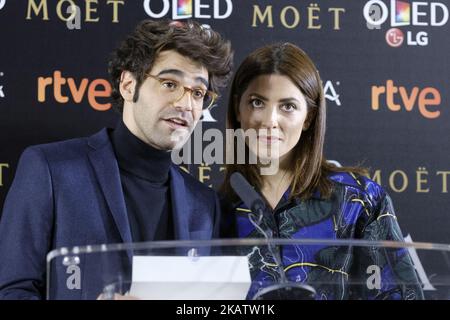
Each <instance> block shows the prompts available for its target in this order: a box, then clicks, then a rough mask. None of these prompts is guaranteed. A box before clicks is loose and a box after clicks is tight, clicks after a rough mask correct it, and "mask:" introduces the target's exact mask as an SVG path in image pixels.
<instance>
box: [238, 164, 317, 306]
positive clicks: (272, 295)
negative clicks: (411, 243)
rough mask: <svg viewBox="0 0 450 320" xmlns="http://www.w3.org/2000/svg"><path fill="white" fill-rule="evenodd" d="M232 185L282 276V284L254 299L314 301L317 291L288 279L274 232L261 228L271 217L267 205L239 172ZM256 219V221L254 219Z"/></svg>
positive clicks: (270, 288) (267, 289) (275, 285)
mask: <svg viewBox="0 0 450 320" xmlns="http://www.w3.org/2000/svg"><path fill="white" fill-rule="evenodd" d="M230 185H231V188H232V189H233V190H234V192H235V193H236V194H237V195H238V196H239V197H240V198H241V200H242V201H243V202H244V204H245V205H246V206H247V207H248V208H250V210H251V211H252V212H251V213H250V214H249V220H250V222H251V223H252V224H253V226H254V227H255V228H256V229H257V230H259V231H260V232H261V233H262V234H263V236H264V238H266V240H267V242H268V245H267V247H268V250H269V252H270V254H271V255H272V257H273V258H274V260H275V264H276V267H277V270H278V274H279V276H280V283H278V284H274V285H271V286H269V287H266V288H264V289H262V290H260V291H258V293H257V294H256V295H255V296H254V297H253V299H255V300H286V299H298V300H312V299H314V296H315V295H316V290H314V288H313V287H311V286H309V285H306V284H301V283H296V282H290V281H288V279H287V278H286V274H285V272H284V269H283V265H282V261H281V256H280V253H279V251H278V250H277V249H276V248H275V246H274V245H273V243H272V241H271V240H272V239H273V237H272V234H273V233H272V230H264V229H263V228H261V222H262V220H263V218H264V216H265V215H270V212H268V210H267V207H266V204H265V202H264V200H263V199H262V198H261V196H260V195H259V194H258V192H256V191H255V189H254V188H253V187H252V186H251V185H250V183H248V181H247V180H246V179H245V178H244V176H243V175H242V174H241V173H239V172H234V173H233V174H231V177H230ZM255 217H256V221H255V220H254V218H255Z"/></svg>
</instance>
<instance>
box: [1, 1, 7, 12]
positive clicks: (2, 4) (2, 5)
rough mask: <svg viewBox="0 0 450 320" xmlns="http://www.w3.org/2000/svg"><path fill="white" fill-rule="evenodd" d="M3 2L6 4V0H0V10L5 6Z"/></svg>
mask: <svg viewBox="0 0 450 320" xmlns="http://www.w3.org/2000/svg"><path fill="white" fill-rule="evenodd" d="M5 4H6V0H0V10H2V9H3V7H4V6H5Z"/></svg>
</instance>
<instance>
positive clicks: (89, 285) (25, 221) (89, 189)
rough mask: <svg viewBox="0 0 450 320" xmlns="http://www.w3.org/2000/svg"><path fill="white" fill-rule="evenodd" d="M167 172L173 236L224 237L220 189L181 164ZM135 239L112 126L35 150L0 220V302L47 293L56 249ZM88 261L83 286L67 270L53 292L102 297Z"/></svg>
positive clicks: (21, 167) (59, 273)
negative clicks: (73, 284) (74, 284)
mask: <svg viewBox="0 0 450 320" xmlns="http://www.w3.org/2000/svg"><path fill="white" fill-rule="evenodd" d="M169 176H170V195H171V201H172V213H173V221H174V231H175V239H177V240H208V239H211V238H214V237H216V236H218V228H219V221H220V219H219V214H220V210H219V204H218V199H217V195H216V193H215V192H214V191H213V190H212V189H210V188H208V187H206V186H205V185H203V184H202V183H200V182H199V181H198V180H196V179H195V178H193V177H192V176H190V175H189V174H187V173H185V172H183V171H182V170H180V169H179V168H178V167H177V166H175V165H173V166H172V167H171V168H170V174H169ZM129 242H132V238H131V231H130V224H129V222H128V217H127V212H126V206H125V200H124V195H123V191H122V186H121V181H120V173H119V167H118V164H117V160H116V158H115V155H114V152H113V148H112V145H111V142H110V139H109V136H108V133H107V130H106V129H103V130H102V131H100V132H99V133H97V134H95V135H93V136H91V137H88V138H79V139H73V140H67V141H62V142H56V143H51V144H45V145H37V146H32V147H29V148H27V149H26V150H25V151H24V153H23V154H22V156H21V158H20V160H19V164H18V168H17V172H16V176H15V179H14V181H13V184H12V186H11V188H10V190H9V192H8V195H7V198H6V200H5V204H4V208H3V214H2V217H1V219H0V299H43V298H45V288H46V255H47V253H48V252H49V251H51V250H53V249H55V248H60V247H72V246H83V245H90V244H103V243H129ZM82 265H83V268H84V269H82V279H81V289H76V288H75V289H73V288H72V289H70V288H68V286H67V285H66V280H65V279H67V277H68V276H69V274H68V273H69V271H68V270H67V267H63V266H58V268H57V269H56V270H54V273H53V276H52V279H51V280H52V283H53V286H54V287H52V289H51V290H52V296H53V297H55V298H61V299H83V298H95V297H96V295H97V294H98V293H99V292H96V290H97V287H98V289H99V288H100V287H101V284H102V283H101V280H99V279H101V277H102V276H101V275H99V274H98V272H101V270H99V269H98V263H97V264H96V263H94V262H91V264H90V266H89V263H86V264H83V263H82ZM95 265H96V266H95ZM96 268H97V269H96ZM53 281H54V282H53ZM99 281H100V282H99ZM69 287H70V286H69ZM99 290H100V289H99Z"/></svg>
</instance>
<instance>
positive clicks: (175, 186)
mask: <svg viewBox="0 0 450 320" xmlns="http://www.w3.org/2000/svg"><path fill="white" fill-rule="evenodd" d="M88 145H89V146H90V147H91V148H92V150H91V151H90V152H89V159H90V161H91V163H92V166H93V167H94V170H95V172H96V174H97V179H98V181H99V184H100V187H101V189H102V191H103V194H104V196H105V199H106V202H107V203H108V207H109V209H110V211H111V213H112V215H113V218H114V221H115V223H116V225H117V228H118V230H119V233H120V236H121V237H122V240H123V242H132V241H133V240H132V237H131V229H130V224H129V221H128V215H127V209H126V205H125V198H124V195H123V189H122V184H121V181H120V171H119V166H118V164H117V160H116V157H115V154H114V151H113V148H112V144H111V140H110V138H109V136H108V131H107V129H102V130H101V131H100V132H98V133H96V134H95V135H93V136H91V137H89V138H88ZM179 170H180V169H179V168H178V167H176V166H175V165H173V164H172V165H171V167H170V170H169V179H170V200H171V207H172V214H173V222H174V230H175V239H176V240H189V239H190V235H189V216H190V211H191V206H190V205H189V203H188V201H187V198H186V196H187V190H186V186H185V183H184V178H183V176H182V174H181V172H180V171H179Z"/></svg>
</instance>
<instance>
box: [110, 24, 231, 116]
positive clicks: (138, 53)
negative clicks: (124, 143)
mask: <svg viewBox="0 0 450 320" xmlns="http://www.w3.org/2000/svg"><path fill="white" fill-rule="evenodd" d="M166 50H175V51H177V52H178V53H179V54H181V55H183V56H185V57H188V58H189V59H191V60H193V61H194V62H197V63H199V64H200V65H202V66H203V67H205V68H206V69H207V70H208V74H209V88H208V89H209V90H213V91H218V90H219V89H220V88H221V87H225V86H226V84H227V81H228V79H229V77H230V75H231V70H232V67H233V65H232V63H233V53H232V51H231V44H230V42H229V41H226V40H224V39H223V38H222V37H221V36H220V34H219V33H217V32H215V31H214V30H212V29H210V28H205V27H203V26H202V25H200V24H199V23H198V22H195V21H192V20H187V21H184V22H181V21H170V20H159V21H153V20H144V21H142V22H140V23H139V24H138V26H137V27H136V29H135V30H134V31H133V32H132V33H131V34H130V35H129V36H128V37H127V38H126V39H125V40H124V41H123V42H122V43H121V44H120V45H119V47H118V48H117V49H116V50H115V51H114V52H113V53H112V55H111V59H110V61H109V63H108V72H109V75H110V78H111V87H112V94H111V96H112V104H113V108H114V109H115V110H117V111H119V112H120V113H122V112H123V102H124V101H123V98H122V95H121V94H120V90H119V85H120V79H121V75H122V72H123V71H125V70H126V71H129V72H131V73H132V74H133V75H134V77H135V78H136V80H137V84H136V90H135V95H134V97H133V101H134V102H136V101H137V99H138V97H139V88H140V86H141V85H142V83H143V82H144V80H145V74H146V73H147V72H149V71H150V70H151V69H152V67H153V64H154V62H155V60H156V58H157V56H158V54H159V53H160V52H162V51H166Z"/></svg>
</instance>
